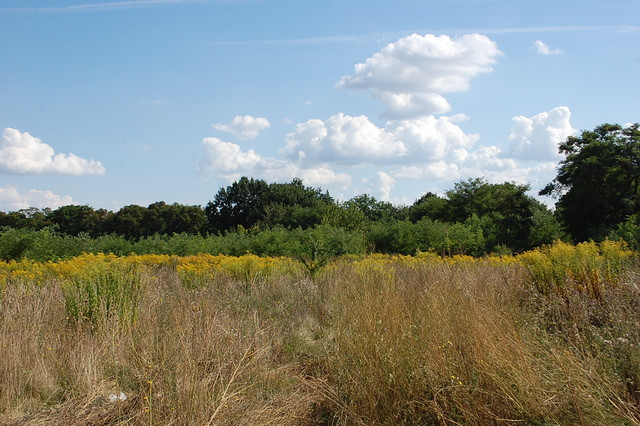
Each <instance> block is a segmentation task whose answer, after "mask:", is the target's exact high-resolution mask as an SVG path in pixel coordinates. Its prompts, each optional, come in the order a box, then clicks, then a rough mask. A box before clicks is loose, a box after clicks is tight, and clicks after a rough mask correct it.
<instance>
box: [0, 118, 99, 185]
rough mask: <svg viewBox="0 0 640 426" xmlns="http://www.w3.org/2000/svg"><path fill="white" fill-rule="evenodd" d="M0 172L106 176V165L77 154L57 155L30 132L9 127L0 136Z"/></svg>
mask: <svg viewBox="0 0 640 426" xmlns="http://www.w3.org/2000/svg"><path fill="white" fill-rule="evenodd" d="M0 173H16V174H62V175H74V176H78V175H103V174H104V173H105V168H104V167H103V166H102V164H101V163H100V162H99V161H95V160H86V159H84V158H80V157H78V156H77V155H75V154H56V153H55V152H54V150H53V148H52V147H51V146H49V145H47V144H46V143H43V142H42V141H41V140H40V139H38V138H36V137H33V136H31V135H30V134H29V133H27V132H24V133H21V132H20V131H19V130H16V129H11V128H6V129H4V131H3V132H2V139H0Z"/></svg>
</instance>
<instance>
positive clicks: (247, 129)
mask: <svg viewBox="0 0 640 426" xmlns="http://www.w3.org/2000/svg"><path fill="white" fill-rule="evenodd" d="M269 127H271V123H270V122H269V120H267V119H266V118H264V117H252V116H250V115H238V116H236V117H235V118H234V119H233V120H231V122H230V123H228V124H222V123H216V124H214V125H213V128H214V129H216V130H219V131H221V132H227V133H231V134H232V135H233V136H235V137H236V138H238V139H240V140H247V139H253V138H255V137H257V136H258V135H259V134H260V132H261V131H263V130H265V129H268V128H269Z"/></svg>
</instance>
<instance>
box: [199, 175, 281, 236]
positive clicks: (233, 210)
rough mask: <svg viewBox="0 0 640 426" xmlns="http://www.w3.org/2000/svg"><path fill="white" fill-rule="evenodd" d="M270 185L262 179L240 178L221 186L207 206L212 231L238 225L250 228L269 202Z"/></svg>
mask: <svg viewBox="0 0 640 426" xmlns="http://www.w3.org/2000/svg"><path fill="white" fill-rule="evenodd" d="M268 191H269V185H267V182H265V181H264V180H262V179H253V178H251V179H249V178H247V177H244V176H243V177H242V178H240V180H239V181H237V182H234V183H232V184H231V185H229V186H227V187H226V188H220V190H219V191H218V193H217V194H216V196H215V198H214V199H213V201H210V202H209V203H208V204H207V206H206V207H205V214H206V216H207V221H208V224H209V230H210V231H218V232H220V231H226V230H229V229H233V228H235V227H237V226H238V225H241V226H243V227H244V228H250V227H251V226H253V225H254V224H256V223H257V222H258V220H260V219H261V218H262V216H263V214H264V208H265V206H266V204H267V197H266V195H267V193H268Z"/></svg>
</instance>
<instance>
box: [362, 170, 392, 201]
mask: <svg viewBox="0 0 640 426" xmlns="http://www.w3.org/2000/svg"><path fill="white" fill-rule="evenodd" d="M364 182H365V183H366V184H367V186H368V189H369V190H368V191H367V192H368V193H371V194H373V195H374V196H376V197H378V199H380V200H381V201H389V200H390V199H391V190H393V187H394V186H395V184H396V180H395V179H394V178H393V177H392V176H390V175H388V174H387V173H385V172H382V171H380V172H378V173H376V174H375V176H373V177H371V178H369V179H365V180H364Z"/></svg>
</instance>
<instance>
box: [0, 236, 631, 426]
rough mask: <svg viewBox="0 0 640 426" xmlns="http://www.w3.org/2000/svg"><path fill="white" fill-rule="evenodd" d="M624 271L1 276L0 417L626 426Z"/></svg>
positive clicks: (61, 268)
mask: <svg viewBox="0 0 640 426" xmlns="http://www.w3.org/2000/svg"><path fill="white" fill-rule="evenodd" d="M639 273H640V268H639V265H638V259H637V255H636V254H635V253H634V252H631V251H630V250H628V249H627V247H626V246H625V245H624V244H623V243H620V242H613V241H608V240H605V241H604V242H602V243H599V244H598V243H582V244H578V245H570V244H566V243H562V242H556V243H554V244H553V245H550V246H544V247H541V248H538V249H536V250H533V251H528V252H525V253H523V254H520V255H517V256H489V257H482V258H473V257H469V256H461V255H457V256H448V257H441V256H438V255H436V254H433V253H417V254H416V255H414V256H401V255H395V256H392V255H381V254H378V255H368V256H363V255H346V256H342V257H338V258H336V259H334V260H333V261H331V262H329V263H327V264H322V265H319V266H318V267H317V268H315V267H314V268H310V267H309V265H308V264H306V265H305V263H304V262H303V261H301V260H295V259H293V258H289V257H258V256H255V255H244V256H239V257H234V256H227V255H208V254H199V255H189V256H175V255H153V254H148V255H127V256H115V255H106V254H99V253H98V254H82V255H79V256H76V257H73V258H71V259H66V260H64V259H60V260H56V261H48V262H38V261H33V260H26V259H23V260H18V261H10V262H6V263H2V264H0V354H2V355H1V356H0V424H16V425H23V424H24V425H26V424H29V425H32V424H36V425H38V424H41V425H49V424H51V425H53V424H55V425H58V424H70V425H71V424H77V425H80V424H83V425H84V424H91V425H110V424H132V425H171V424H174V425H188V424H199V425H205V424H212V425H213V424H215V425H225V424H229V425H232V424H233V425H235V424H256V425H266V424H277V425H330V424H333V425H359V424H362V425H371V424H380V425H396V424H425V425H429V424H434V425H438V424H442V425H454V424H468V425H488V424H526V425H541V426H542V425H556V424H559V425H575V424H579V425H618V424H620V425H638V424H640V409H639V407H640V350H639V345H640V326H639V325H640V285H639V279H638V277H639Z"/></svg>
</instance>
